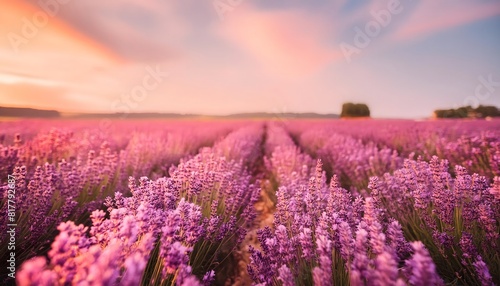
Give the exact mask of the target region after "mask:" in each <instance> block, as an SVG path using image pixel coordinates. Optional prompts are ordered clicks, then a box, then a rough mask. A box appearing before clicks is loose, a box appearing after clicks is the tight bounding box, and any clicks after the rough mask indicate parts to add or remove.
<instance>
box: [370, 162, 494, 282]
mask: <svg viewBox="0 0 500 286" xmlns="http://www.w3.org/2000/svg"><path fill="white" fill-rule="evenodd" d="M449 169H450V168H449V162H448V161H447V160H440V159H438V158H437V157H433V158H432V159H431V160H430V162H426V161H423V160H422V159H420V158H419V159H418V160H411V159H407V160H405V162H404V166H403V168H401V169H399V170H396V171H395V172H394V174H385V175H384V176H382V177H381V178H377V177H373V178H371V180H370V184H369V187H370V189H371V194H372V195H373V196H374V198H375V199H376V200H377V201H378V202H379V203H380V204H382V205H384V206H385V208H386V209H387V213H388V214H389V215H392V216H395V217H397V218H398V221H399V222H400V223H401V224H402V225H403V229H404V231H405V234H406V236H407V237H409V238H410V239H412V240H421V241H422V242H424V244H425V245H426V247H427V248H428V249H429V250H430V251H431V253H432V254H433V258H434V260H435V261H436V262H437V263H438V265H439V270H440V273H441V274H442V276H443V277H446V280H447V281H457V282H459V283H460V284H467V285H493V281H494V282H495V283H496V284H498V283H500V271H499V269H500V268H499V267H498V266H499V265H500V257H499V256H498V253H500V235H499V233H500V224H499V222H500V178H499V177H495V178H494V180H493V183H491V184H490V180H489V179H488V178H486V177H484V176H480V175H478V174H472V175H471V174H469V173H468V172H467V170H466V169H465V168H464V167H461V166H455V170H454V176H453V175H452V174H451V172H450V171H449Z"/></svg>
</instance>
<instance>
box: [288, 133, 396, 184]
mask: <svg viewBox="0 0 500 286" xmlns="http://www.w3.org/2000/svg"><path fill="white" fill-rule="evenodd" d="M298 141H299V143H300V146H301V147H303V148H304V150H306V151H307V152H308V153H309V154H311V155H312V156H314V157H316V158H321V160H322V161H323V162H324V163H325V166H326V167H327V170H328V173H329V174H331V175H333V174H335V175H337V176H338V177H339V180H340V182H341V184H342V185H343V186H345V187H348V188H349V189H350V190H351V191H353V192H358V191H361V190H363V189H364V188H366V186H367V184H368V180H369V178H370V177H371V176H377V175H383V174H384V173H385V172H389V171H393V170H395V169H397V168H398V167H400V166H401V165H402V163H403V159H402V158H401V157H400V156H399V155H398V153H397V152H396V151H395V150H392V149H390V148H387V147H384V148H379V147H378V146H377V144H375V143H373V142H368V143H363V142H362V141H361V140H360V139H355V138H353V137H352V136H348V135H343V134H339V133H336V132H335V131H334V130H330V129H327V128H316V129H315V128H312V129H311V128H310V129H309V130H307V131H304V132H303V133H301V134H300V136H299V138H298Z"/></svg>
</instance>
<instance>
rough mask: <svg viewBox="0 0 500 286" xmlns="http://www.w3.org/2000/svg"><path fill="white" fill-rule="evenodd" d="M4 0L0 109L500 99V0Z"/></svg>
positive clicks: (202, 108)
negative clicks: (485, 85)
mask: <svg viewBox="0 0 500 286" xmlns="http://www.w3.org/2000/svg"><path fill="white" fill-rule="evenodd" d="M398 3H399V4H398ZM1 5H2V8H1V9H0V34H1V37H0V106H19V107H35V108H43V109H57V110H60V111H63V112H64V111H65V112H117V111H123V110H127V111H130V112H177V113H202V114H230V113H237V112H256V111H266V112H318V113H339V112H340V108H341V105H342V103H343V102H346V101H353V102H364V103H367V104H368V105H369V106H370V108H371V110H372V114H373V116H375V117H391V118H397V117H399V118H419V117H427V116H430V114H431V113H432V111H433V110H434V109H436V108H452V107H458V106H462V105H464V104H483V105H488V104H493V105H497V106H499V107H500V0H439V1H431V0H428V1H417V0H400V1H396V0H390V1H387V0H383V1H382V0H381V1H368V0H328V1H327V0H316V1H304V0H274V1H271V0H258V1H255V0H240V1H238V0H215V1H213V0H201V1H200V0H170V1H165V0H120V1H118V0H100V1H97V0H85V1H77V0H59V2H57V1H56V0H37V1H35V0H33V1H21V0H3V1H2V4H1ZM391 11H392V12H391ZM377 15H378V16H377ZM387 16H388V17H390V19H389V18H388V17H387ZM377 19H378V21H379V22H378V23H377V22H375V21H377ZM367 24H368V25H367ZM367 28H368V30H367ZM370 29H371V30H370ZM361 34H363V35H366V38H365V40H366V39H368V42H366V41H365V42H364V43H363V42H362V45H360V44H359V43H358V45H356V43H355V39H358V40H359V39H360V37H361V36H360V35H361ZM358 42H359V41H358ZM346 47H350V50H348V51H350V57H349V59H348V58H347V57H346V55H347V54H349V52H347V53H346ZM152 71H155V72H152ZM167 74H168V76H167ZM488 81H493V84H490V85H488V87H482V88H481V87H480V88H478V85H481V84H482V83H483V82H488ZM478 91H479V93H478Z"/></svg>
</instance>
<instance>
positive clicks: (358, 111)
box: [340, 102, 370, 117]
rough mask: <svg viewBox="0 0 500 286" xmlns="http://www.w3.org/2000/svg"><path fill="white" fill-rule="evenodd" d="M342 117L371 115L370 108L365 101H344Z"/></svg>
mask: <svg viewBox="0 0 500 286" xmlns="http://www.w3.org/2000/svg"><path fill="white" fill-rule="evenodd" d="M340 117H370V109H369V108H368V105H366V104H364V103H351V102H348V103H344V104H343V105H342V112H341V113H340Z"/></svg>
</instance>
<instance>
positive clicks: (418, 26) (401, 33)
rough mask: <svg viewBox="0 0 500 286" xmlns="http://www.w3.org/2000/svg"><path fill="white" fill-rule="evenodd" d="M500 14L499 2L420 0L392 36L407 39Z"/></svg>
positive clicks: (397, 38)
mask: <svg viewBox="0 0 500 286" xmlns="http://www.w3.org/2000/svg"><path fill="white" fill-rule="evenodd" d="M403 13H405V12H403ZM498 15H500V3H499V2H495V1H493V2H489V3H480V2H478V1H467V2H465V3H463V2H461V3H459V2H457V1H451V0H443V1H421V2H420V3H419V5H418V6H417V8H416V10H415V11H414V12H413V14H412V15H411V16H410V17H409V18H408V20H407V21H406V22H405V23H404V24H403V25H402V26H401V27H400V28H399V29H398V30H396V31H395V33H394V35H393V38H394V39H396V40H408V39H412V38H416V37H423V36H426V35H429V34H433V33H436V32H440V31H443V30H446V29H449V28H453V27H457V26H460V25H464V24H468V23H472V22H475V21H478V20H482V19H486V18H489V17H493V16H498Z"/></svg>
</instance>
